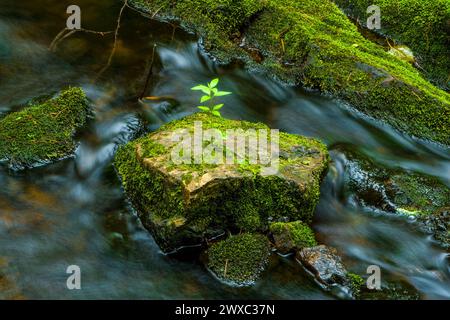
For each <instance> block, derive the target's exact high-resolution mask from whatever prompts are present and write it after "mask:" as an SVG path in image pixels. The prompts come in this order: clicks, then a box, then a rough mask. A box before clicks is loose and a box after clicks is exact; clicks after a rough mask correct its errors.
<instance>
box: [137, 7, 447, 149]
mask: <svg viewBox="0 0 450 320" xmlns="http://www.w3.org/2000/svg"><path fill="white" fill-rule="evenodd" d="M392 1H394V0H392ZM129 3H131V4H132V5H134V6H135V7H137V8H139V9H141V10H143V11H147V12H151V13H152V15H153V16H154V17H156V18H159V19H161V20H168V19H169V20H173V19H176V20H180V21H181V25H182V26H184V27H186V28H187V29H193V30H195V31H197V33H198V34H199V35H200V36H201V37H202V44H203V46H204V48H205V49H206V50H207V51H208V52H210V53H211V54H212V55H213V56H214V57H216V58H217V59H218V60H219V61H221V62H224V63H228V62H231V61H233V60H236V59H238V60H241V61H244V62H245V63H246V65H247V66H248V67H249V68H251V69H256V70H263V71H265V72H269V73H270V74H272V75H274V76H275V77H276V78H278V79H280V80H282V81H285V82H288V83H292V84H301V85H303V86H305V87H308V88H314V89H319V90H321V91H322V92H325V93H329V94H331V95H333V96H335V97H338V98H341V99H343V100H344V101H346V102H348V103H349V104H351V105H352V106H353V107H355V108H357V109H359V110H361V111H363V112H364V113H366V114H368V115H370V116H372V117H374V118H377V119H381V120H383V121H385V122H386V123H389V124H390V125H392V126H393V127H395V128H397V129H399V130H401V131H404V132H407V133H409V134H411V135H413V136H416V137H419V138H423V139H430V140H434V141H437V142H440V143H442V144H445V145H448V144H449V143H450V95H449V94H448V93H447V92H445V91H442V90H440V89H438V88H437V87H435V86H434V85H432V84H431V83H430V82H428V81H427V80H425V79H424V78H423V77H422V75H421V73H420V72H419V71H418V70H417V69H415V68H414V67H413V66H412V65H411V64H410V63H409V62H405V61H402V59H399V58H396V57H395V56H393V55H391V54H389V53H388V52H387V51H386V50H385V48H383V47H382V46H380V45H378V44H376V43H374V42H372V41H370V40H368V39H366V38H365V37H364V36H363V35H362V34H361V33H360V32H359V31H358V28H357V26H356V25H355V24H354V23H352V21H351V20H350V19H349V18H348V17H347V16H346V15H345V14H344V13H343V12H342V11H341V10H340V9H339V8H338V7H337V6H336V4H334V3H333V2H332V1H331V0H322V1H317V0H303V1H297V0H265V1H259V0H220V1H217V0H180V1H176V2H171V1H165V0H130V1H129ZM405 6H408V4H407V3H405ZM399 21H401V20H399ZM409 28H410V30H411V31H412V32H414V28H415V25H412V26H409ZM444 36H445V35H444ZM410 46H411V47H412V44H410ZM413 50H414V48H413ZM447 56H448V55H447ZM446 71H447V72H448V69H447V70H446Z"/></svg>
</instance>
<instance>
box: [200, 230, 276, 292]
mask: <svg viewBox="0 0 450 320" xmlns="http://www.w3.org/2000/svg"><path fill="white" fill-rule="evenodd" d="M207 254H208V268H209V269H210V270H211V271H212V272H213V273H214V275H215V276H216V277H217V278H219V279H220V280H222V281H225V282H227V283H230V284H233V285H239V286H243V285H251V284H253V283H254V282H255V281H256V280H257V279H258V277H259V276H260V274H261V272H262V271H263V270H264V268H265V267H266V265H267V262H268V257H269V255H270V246H269V242H268V239H267V238H266V237H265V236H263V235H260V234H241V235H236V236H231V237H229V238H228V239H226V240H223V241H220V242H216V243H214V244H213V245H212V246H211V247H210V248H209V249H208V251H207Z"/></svg>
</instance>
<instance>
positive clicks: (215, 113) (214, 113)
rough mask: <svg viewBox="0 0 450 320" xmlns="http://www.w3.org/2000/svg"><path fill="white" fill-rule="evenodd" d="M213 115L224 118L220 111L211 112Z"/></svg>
mask: <svg viewBox="0 0 450 320" xmlns="http://www.w3.org/2000/svg"><path fill="white" fill-rule="evenodd" d="M211 113H212V114H213V115H215V116H218V117H222V115H221V114H220V112H219V111H216V110H213V111H211Z"/></svg>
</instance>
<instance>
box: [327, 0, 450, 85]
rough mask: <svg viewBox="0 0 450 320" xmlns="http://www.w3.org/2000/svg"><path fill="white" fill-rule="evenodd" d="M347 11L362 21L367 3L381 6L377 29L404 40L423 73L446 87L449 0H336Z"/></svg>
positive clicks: (448, 58)
mask: <svg viewBox="0 0 450 320" xmlns="http://www.w3.org/2000/svg"><path fill="white" fill-rule="evenodd" d="M335 2H336V3H337V4H338V5H339V6H340V7H342V8H343V9H344V11H345V12H346V13H348V14H349V15H350V16H352V17H353V18H354V19H358V21H360V22H361V23H363V25H365V23H366V21H367V17H368V16H369V15H368V14H367V13H366V10H367V7H368V6H370V5H377V6H379V7H380V10H381V29H380V30H377V32H378V33H380V34H383V35H387V36H389V37H391V38H393V39H395V40H396V41H397V42H398V43H402V44H406V45H407V46H409V47H410V48H411V49H412V50H413V51H414V53H415V56H416V58H417V59H418V62H419V65H420V66H421V67H422V68H423V69H424V74H425V76H426V77H427V78H428V79H430V80H431V81H432V82H434V83H436V84H437V85H439V86H441V87H444V88H445V87H446V88H447V89H449V80H450V79H449V71H450V55H449V52H448V48H449V46H450V42H449V40H448V32H449V28H450V26H449V24H448V21H449V20H450V2H449V1H448V0H432V1H429V0H428V1H427V0H407V1H405V0H403V1H399V0H335Z"/></svg>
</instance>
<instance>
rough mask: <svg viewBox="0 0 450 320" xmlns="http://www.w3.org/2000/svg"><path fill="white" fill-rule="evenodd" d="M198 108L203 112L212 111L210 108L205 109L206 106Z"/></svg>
mask: <svg viewBox="0 0 450 320" xmlns="http://www.w3.org/2000/svg"><path fill="white" fill-rule="evenodd" d="M197 108H199V109H200V110H203V111H208V112H209V111H211V110H209V108H208V107H205V106H198V107H197Z"/></svg>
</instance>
